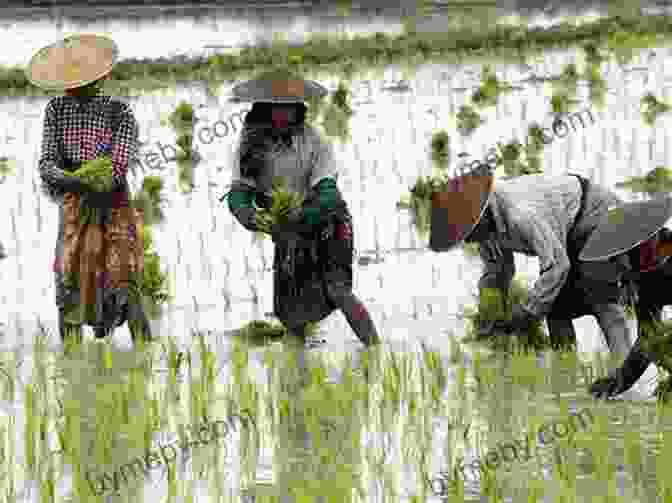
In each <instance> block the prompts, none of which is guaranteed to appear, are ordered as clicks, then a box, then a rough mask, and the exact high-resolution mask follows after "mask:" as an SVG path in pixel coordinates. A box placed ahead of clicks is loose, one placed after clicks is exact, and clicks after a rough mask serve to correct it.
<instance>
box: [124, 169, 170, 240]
mask: <svg viewBox="0 0 672 503" xmlns="http://www.w3.org/2000/svg"><path fill="white" fill-rule="evenodd" d="M164 187H165V184H164V181H163V179H162V178H161V177H159V176H146V177H144V178H143V180H142V188H141V189H140V190H138V191H136V192H135V193H134V194H133V196H132V197H131V198H130V201H129V205H130V206H131V208H135V209H138V210H140V211H142V213H143V219H144V223H145V225H146V226H149V227H151V226H153V225H156V224H159V223H163V221H164V220H165V213H164V211H163V207H164V204H165V201H166V199H165V197H164ZM148 248H151V245H150V246H149V247H148Z"/></svg>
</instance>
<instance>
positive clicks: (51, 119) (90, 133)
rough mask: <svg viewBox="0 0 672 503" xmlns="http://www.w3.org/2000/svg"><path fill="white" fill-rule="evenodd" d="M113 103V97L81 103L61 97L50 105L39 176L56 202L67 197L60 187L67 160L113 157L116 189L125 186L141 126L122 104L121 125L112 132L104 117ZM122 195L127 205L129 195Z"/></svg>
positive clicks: (45, 120)
mask: <svg viewBox="0 0 672 503" xmlns="http://www.w3.org/2000/svg"><path fill="white" fill-rule="evenodd" d="M110 100H111V98H110V96H95V97H93V98H90V99H89V100H87V101H83V102H80V101H78V100H77V99H76V98H74V97H70V96H59V97H57V98H53V99H52V100H50V101H49V103H48V104H47V106H46V109H45V112H44V126H43V133H42V152H41V156H40V161H39V173H40V179H41V181H42V190H43V191H44V193H45V195H47V196H48V197H49V198H50V199H52V200H53V201H54V202H60V201H61V200H62V197H63V194H64V191H63V190H62V189H61V188H60V184H59V181H60V180H62V179H63V177H64V176H65V175H64V172H63V170H62V169H61V168H60V167H59V166H60V163H61V162H62V161H63V160H64V159H69V160H71V161H72V162H74V163H77V162H82V161H87V160H91V159H95V158H96V157H98V156H100V155H102V154H105V153H107V154H111V156H112V172H113V176H114V183H115V189H119V188H121V187H123V186H124V182H125V178H126V173H127V171H128V166H129V162H135V161H136V160H137V156H138V145H139V141H138V124H137V121H136V120H135V117H134V115H133V111H132V110H131V108H130V107H129V106H128V105H127V104H125V103H121V114H120V117H119V119H120V122H119V126H118V129H117V131H116V132H114V133H113V131H112V124H110V123H109V117H108V116H107V115H106V114H105V107H106V105H107V104H108V103H110ZM122 194H123V195H121V194H120V196H121V198H120V199H119V203H120V204H124V203H126V204H127V203H128V195H127V194H126V193H122ZM115 206H116V204H115Z"/></svg>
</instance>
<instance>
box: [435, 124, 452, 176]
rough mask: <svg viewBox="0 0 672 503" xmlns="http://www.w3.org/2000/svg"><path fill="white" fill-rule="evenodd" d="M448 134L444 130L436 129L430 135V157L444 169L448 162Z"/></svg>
mask: <svg viewBox="0 0 672 503" xmlns="http://www.w3.org/2000/svg"><path fill="white" fill-rule="evenodd" d="M449 143H450V136H449V135H448V132H447V131H445V130H441V131H437V132H436V133H434V134H433V135H432V140H431V142H430V149H431V152H432V154H431V157H432V161H433V162H434V164H435V165H436V166H437V167H438V168H439V169H444V168H445V167H446V166H447V165H448V163H449V162H450V145H449Z"/></svg>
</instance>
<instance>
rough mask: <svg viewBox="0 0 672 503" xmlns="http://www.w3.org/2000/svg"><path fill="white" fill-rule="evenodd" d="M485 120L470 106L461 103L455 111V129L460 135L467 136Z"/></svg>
mask: <svg viewBox="0 0 672 503" xmlns="http://www.w3.org/2000/svg"><path fill="white" fill-rule="evenodd" d="M483 122H485V121H484V120H483V119H482V118H481V116H480V115H478V113H477V112H476V111H475V110H474V109H473V108H472V107H470V106H467V105H462V106H461V107H460V110H459V111H458V113H457V130H458V131H459V132H460V134H461V135H462V136H469V135H470V134H471V133H473V132H474V131H476V129H478V127H479V126H480V125H481V124H483Z"/></svg>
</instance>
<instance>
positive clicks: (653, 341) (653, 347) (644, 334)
mask: <svg viewBox="0 0 672 503" xmlns="http://www.w3.org/2000/svg"><path fill="white" fill-rule="evenodd" d="M671 335H672V322H671V321H667V320H664V321H660V322H658V321H656V322H653V323H644V324H642V330H641V331H640V337H641V338H642V349H643V350H644V351H646V352H647V353H648V354H649V355H651V357H652V358H653V360H654V363H655V364H656V365H657V366H658V367H659V368H661V369H663V376H662V378H660V379H659V381H658V384H657V385H656V389H655V392H654V393H655V395H656V397H657V399H658V400H659V401H660V402H668V401H669V400H670V398H672V337H671Z"/></svg>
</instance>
